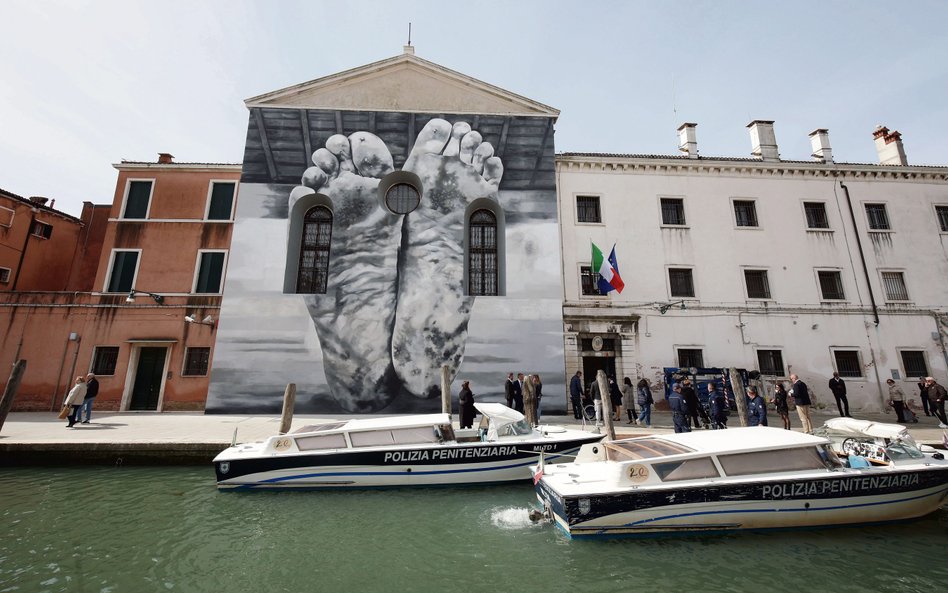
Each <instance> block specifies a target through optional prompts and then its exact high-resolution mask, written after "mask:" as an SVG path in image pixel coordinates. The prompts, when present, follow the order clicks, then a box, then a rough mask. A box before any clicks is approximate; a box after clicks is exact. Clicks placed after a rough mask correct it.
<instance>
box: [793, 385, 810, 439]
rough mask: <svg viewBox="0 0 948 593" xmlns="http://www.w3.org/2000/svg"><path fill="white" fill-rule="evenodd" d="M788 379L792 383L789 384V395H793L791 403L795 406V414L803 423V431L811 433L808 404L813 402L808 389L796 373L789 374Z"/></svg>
mask: <svg viewBox="0 0 948 593" xmlns="http://www.w3.org/2000/svg"><path fill="white" fill-rule="evenodd" d="M790 381H791V382H792V383H793V385H791V386H790V395H792V396H793V403H794V405H796V406H797V416H799V417H800V422H802V423H803V432H805V433H811V432H813V424H812V423H811V422H810V406H811V405H812V403H813V402H812V400H810V389H809V388H808V387H807V386H806V383H804V382H803V381H801V380H800V377H798V376H797V375H796V374H793V375H790Z"/></svg>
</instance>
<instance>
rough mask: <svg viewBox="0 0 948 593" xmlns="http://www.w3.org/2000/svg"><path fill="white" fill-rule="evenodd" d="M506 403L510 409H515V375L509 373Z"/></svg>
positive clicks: (505, 391) (505, 390) (505, 394)
mask: <svg viewBox="0 0 948 593" xmlns="http://www.w3.org/2000/svg"><path fill="white" fill-rule="evenodd" d="M504 402H506V404H507V407H508V408H512V407H514V374H513V373H507V381H506V382H505V383H504Z"/></svg>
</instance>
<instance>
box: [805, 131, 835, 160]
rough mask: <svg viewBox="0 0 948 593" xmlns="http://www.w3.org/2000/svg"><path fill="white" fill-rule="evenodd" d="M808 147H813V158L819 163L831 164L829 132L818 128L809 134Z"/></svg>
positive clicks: (831, 152) (831, 150)
mask: <svg viewBox="0 0 948 593" xmlns="http://www.w3.org/2000/svg"><path fill="white" fill-rule="evenodd" d="M810 146H812V147H813V155H812V156H813V158H814V159H815V160H817V161H819V162H821V163H832V162H833V149H832V148H830V137H829V130H826V129H823V128H820V129H819V130H813V131H812V132H810Z"/></svg>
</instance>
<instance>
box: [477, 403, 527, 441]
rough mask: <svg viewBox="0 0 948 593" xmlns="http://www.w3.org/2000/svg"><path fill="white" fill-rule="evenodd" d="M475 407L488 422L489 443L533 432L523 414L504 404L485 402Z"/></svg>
mask: <svg viewBox="0 0 948 593" xmlns="http://www.w3.org/2000/svg"><path fill="white" fill-rule="evenodd" d="M474 407H475V408H477V411H478V412H480V413H481V414H483V415H484V417H485V418H487V420H488V425H487V440H488V441H496V440H497V438H498V437H500V436H509V435H523V434H530V433H531V432H532V431H533V428H531V427H530V424H529V423H528V422H527V419H526V418H524V416H523V414H521V413H520V412H518V411H517V410H514V409H513V408H508V407H507V406H505V405H504V404H491V403H486V402H485V403H475V404H474Z"/></svg>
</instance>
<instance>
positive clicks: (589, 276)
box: [579, 266, 602, 295]
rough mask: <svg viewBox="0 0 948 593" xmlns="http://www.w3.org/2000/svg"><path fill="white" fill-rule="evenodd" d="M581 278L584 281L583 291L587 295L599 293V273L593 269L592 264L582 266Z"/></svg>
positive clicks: (580, 270) (580, 269)
mask: <svg viewBox="0 0 948 593" xmlns="http://www.w3.org/2000/svg"><path fill="white" fill-rule="evenodd" d="M579 279H580V282H581V283H582V291H583V294H585V295H598V294H602V293H601V292H599V284H598V282H597V281H598V280H599V274H596V273H594V272H593V271H592V266H580V268H579Z"/></svg>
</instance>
